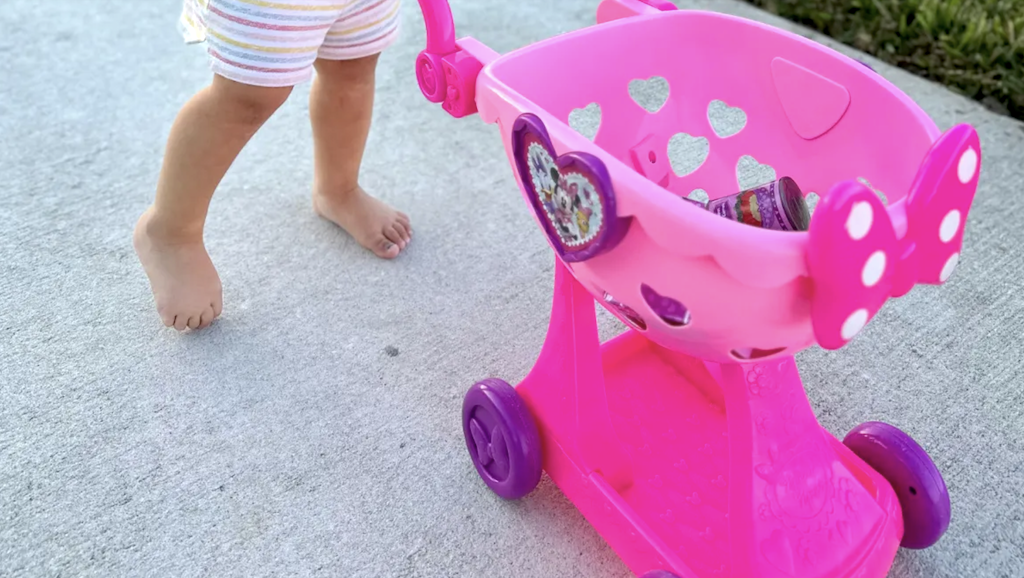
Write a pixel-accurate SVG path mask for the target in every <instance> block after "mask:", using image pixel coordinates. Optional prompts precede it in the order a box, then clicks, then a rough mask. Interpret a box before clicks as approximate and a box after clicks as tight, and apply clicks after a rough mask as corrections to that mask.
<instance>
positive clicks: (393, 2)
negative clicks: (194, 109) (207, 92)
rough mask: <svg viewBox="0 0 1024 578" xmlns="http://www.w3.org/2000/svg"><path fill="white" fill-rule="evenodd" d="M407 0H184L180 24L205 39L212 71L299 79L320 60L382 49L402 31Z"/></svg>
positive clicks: (258, 79)
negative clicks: (403, 4)
mask: <svg viewBox="0 0 1024 578" xmlns="http://www.w3.org/2000/svg"><path fill="white" fill-rule="evenodd" d="M400 1H401V0H279V1H270V0H185V7H184V9H183V11H182V13H181V21H180V28H181V31H182V34H183V35H184V37H185V41H186V42H188V43H197V42H206V45H207V50H208V52H209V54H210V63H211V64H210V66H211V68H212V69H213V72H214V73H216V74H219V75H220V76H223V77H225V78H228V79H230V80H234V81H236V82H241V83H243V84H249V85H256V86H273V87H280V86H294V85H296V84H299V83H301V82H305V81H307V80H309V79H310V78H311V77H312V76H313V62H314V61H315V60H316V59H317V58H323V59H326V60H351V59H355V58H362V57H365V56H370V55H373V54H377V53H379V52H381V51H383V50H384V49H385V48H387V47H388V46H389V45H391V44H392V43H393V42H394V41H395V40H396V39H397V37H398V31H399V15H398V8H399V4H400Z"/></svg>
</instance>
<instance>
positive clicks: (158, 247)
mask: <svg viewBox="0 0 1024 578" xmlns="http://www.w3.org/2000/svg"><path fill="white" fill-rule="evenodd" d="M152 211H153V210H152V209H149V210H147V211H146V212H145V213H143V215H142V217H140V218H139V222H138V223H137V224H136V225H135V234H134V237H133V241H134V245H135V252H136V253H138V255H139V261H140V262H141V263H142V268H143V269H145V270H146V276H147V277H149V284H150V286H151V287H152V289H153V296H154V297H155V298H156V310H157V313H159V314H160V319H161V320H163V322H164V325H166V326H168V327H174V328H175V329H177V330H178V331H184V330H185V329H186V328H188V329H202V328H204V327H207V326H208V325H210V323H212V322H213V320H214V319H215V318H217V317H218V316H219V315H220V312H221V309H222V307H223V301H222V298H221V285H220V277H219V276H218V275H217V270H216V269H214V267H213V262H212V261H211V260H210V255H209V254H207V252H206V247H204V246H203V241H202V238H201V237H200V238H199V239H198V240H184V239H173V238H170V237H168V236H167V235H164V234H162V233H161V232H160V231H159V230H158V228H157V227H154V226H153V223H152V222H151V221H152V217H153V213H152Z"/></svg>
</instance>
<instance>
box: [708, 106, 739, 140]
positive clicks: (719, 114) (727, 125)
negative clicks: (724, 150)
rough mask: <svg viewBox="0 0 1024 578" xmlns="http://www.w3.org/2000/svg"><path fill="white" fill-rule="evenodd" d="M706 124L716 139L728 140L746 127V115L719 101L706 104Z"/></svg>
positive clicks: (737, 108)
mask: <svg viewBox="0 0 1024 578" xmlns="http://www.w3.org/2000/svg"><path fill="white" fill-rule="evenodd" d="M708 123H709V124H710V125H711V130H713V131H715V134H716V135H718V138H729V137H731V136H734V135H737V134H739V132H740V131H741V130H743V128H744V127H745V126H747V113H745V112H743V109H742V108H739V107H735V106H729V105H728V104H726V103H724V102H722V101H721V100H712V101H711V103H710V104H708Z"/></svg>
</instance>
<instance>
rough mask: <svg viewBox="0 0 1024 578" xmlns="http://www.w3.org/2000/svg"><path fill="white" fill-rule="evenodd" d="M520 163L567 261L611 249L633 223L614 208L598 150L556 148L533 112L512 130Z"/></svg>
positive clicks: (540, 214) (521, 172) (546, 224)
mask: <svg viewBox="0 0 1024 578" xmlns="http://www.w3.org/2000/svg"><path fill="white" fill-rule="evenodd" d="M512 142H513V151H514V154H515V160H516V168H517V169H518V170H519V175H520V179H521V181H522V183H523V187H524V188H525V189H526V192H527V193H528V194H529V197H530V202H531V204H532V205H533V208H534V211H536V212H537V216H538V217H540V220H541V222H542V224H543V226H544V230H545V232H546V233H547V235H548V239H549V241H550V242H551V245H552V246H553V247H554V248H555V250H556V251H557V253H558V255H559V256H560V257H561V258H562V259H563V260H564V261H566V262H578V261H585V260H587V259H591V258H593V257H595V256H597V255H599V254H601V253H604V252H606V251H609V250H611V249H612V248H614V247H615V245H617V244H618V243H619V242H620V241H621V240H622V238H623V236H625V233H626V230H627V228H628V223H627V222H623V221H627V219H621V218H619V217H618V216H617V215H616V212H615V195H614V194H613V192H612V186H611V179H610V178H609V176H608V170H607V169H606V168H605V166H604V163H602V162H601V160H600V159H598V158H597V157H595V156H594V155H591V154H587V153H582V152H570V153H566V154H564V155H561V156H558V155H556V154H555V152H554V147H553V146H552V144H551V139H550V138H549V137H548V133H547V129H545V127H544V124H543V123H542V122H541V120H540V119H539V118H538V117H537V116H536V115H533V114H529V113H527V114H523V115H522V116H520V117H519V118H518V119H516V123H515V126H514V127H513V131H512Z"/></svg>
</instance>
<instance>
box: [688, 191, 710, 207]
mask: <svg viewBox="0 0 1024 578" xmlns="http://www.w3.org/2000/svg"><path fill="white" fill-rule="evenodd" d="M686 198H687V199H690V200H691V201H697V202H698V203H700V204H702V205H707V204H708V201H710V200H711V197H710V196H708V192H707V191H705V190H704V189H694V190H692V191H690V194H689V195H686Z"/></svg>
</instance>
